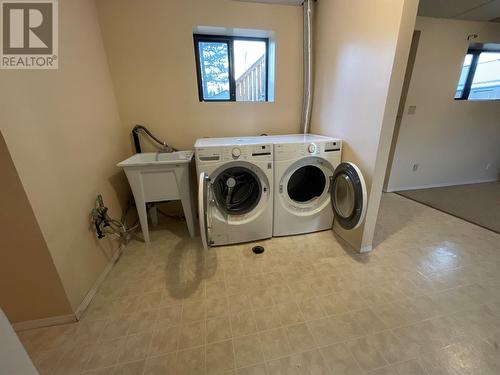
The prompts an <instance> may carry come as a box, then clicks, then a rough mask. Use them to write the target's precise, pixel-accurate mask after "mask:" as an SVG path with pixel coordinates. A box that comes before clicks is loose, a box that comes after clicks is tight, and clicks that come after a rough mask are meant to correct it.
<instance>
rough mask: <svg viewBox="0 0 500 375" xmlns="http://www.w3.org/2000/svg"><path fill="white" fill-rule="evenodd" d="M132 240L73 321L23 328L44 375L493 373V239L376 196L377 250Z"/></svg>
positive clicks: (302, 241)
mask: <svg viewBox="0 0 500 375" xmlns="http://www.w3.org/2000/svg"><path fill="white" fill-rule="evenodd" d="M167 226H168V228H169V229H163V230H157V231H154V232H153V234H152V238H153V242H152V243H151V244H150V245H149V246H147V245H145V244H143V243H141V242H133V243H132V244H131V245H130V246H128V248H127V249H126V250H125V252H124V254H123V256H122V258H121V259H120V261H119V262H118V263H117V264H116V267H115V268H114V270H113V271H112V273H111V274H110V276H109V278H108V279H107V280H106V281H105V283H104V285H103V287H102V289H101V290H100V292H99V293H98V295H97V296H96V298H95V299H94V301H93V302H92V304H91V306H90V308H89V310H88V311H87V313H86V315H85V317H84V318H83V319H82V321H80V322H79V323H75V324H70V325H65V326H58V327H52V328H44V329H39V330H31V331H24V332H21V333H20V334H19V335H20V337H21V340H22V341H23V343H24V344H25V346H26V348H27V350H28V351H29V353H30V355H31V357H32V358H33V360H34V362H35V364H36V365H37V367H38V368H39V369H40V371H41V373H42V374H64V375H69V374H79V373H85V374H162V375H164V374H272V375H276V374H352V375H354V374H377V375H381V374H392V375H396V374H400V375H410V374H428V375H431V374H432V375H434V374H499V373H500V349H499V344H500V293H499V292H498V290H499V288H500V235H498V234H495V233H493V232H491V231H488V230H485V229H483V228H480V227H478V226H475V225H472V224H470V223H467V222H465V221H462V220H459V219H457V218H455V217H452V216H449V215H446V214H443V213H441V212H439V211H436V210H434V209H432V208H429V207H426V206H423V205H420V204H418V203H416V202H413V201H411V200H408V199H405V198H403V197H400V196H398V195H395V194H386V195H384V197H383V202H382V205H381V211H380V217H379V224H378V228H377V234H376V244H377V248H376V249H375V251H374V252H372V253H370V254H368V255H357V254H352V253H350V252H349V251H347V250H346V249H344V248H343V246H342V245H341V244H340V243H339V241H337V240H336V238H335V237H334V235H333V234H332V232H331V231H326V232H321V233H315V234H310V235H305V236H296V237H286V238H273V239H271V240H268V241H263V242H262V243H261V244H262V245H263V246H265V248H266V251H265V253H264V254H261V255H254V254H253V253H252V252H251V250H250V249H251V246H250V245H248V244H246V245H238V246H229V247H220V248H214V249H212V250H210V251H209V252H208V253H204V252H203V250H202V249H200V246H199V243H198V241H199V239H194V240H192V239H189V237H188V235H187V230H186V229H185V228H184V223H182V222H173V221H172V222H168V223H167Z"/></svg>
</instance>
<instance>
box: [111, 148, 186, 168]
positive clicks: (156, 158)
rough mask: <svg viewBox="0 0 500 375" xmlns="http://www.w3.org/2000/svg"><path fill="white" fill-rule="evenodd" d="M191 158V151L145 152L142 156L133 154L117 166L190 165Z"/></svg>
mask: <svg viewBox="0 0 500 375" xmlns="http://www.w3.org/2000/svg"><path fill="white" fill-rule="evenodd" d="M192 158H193V151H176V152H169V153H166V152H146V153H142V154H135V155H134V156H131V157H129V158H128V159H126V160H124V161H122V162H121V163H118V166H119V167H122V168H126V167H137V166H141V165H155V164H180V163H190V162H191V159H192Z"/></svg>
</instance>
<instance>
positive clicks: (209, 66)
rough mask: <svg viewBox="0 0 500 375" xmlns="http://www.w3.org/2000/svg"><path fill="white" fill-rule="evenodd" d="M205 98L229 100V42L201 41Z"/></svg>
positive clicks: (202, 78)
mask: <svg viewBox="0 0 500 375" xmlns="http://www.w3.org/2000/svg"><path fill="white" fill-rule="evenodd" d="M198 48H199V54H200V66H201V82H202V85H203V99H206V100H229V99H230V93H229V48H228V44H227V43H217V42H200V43H199V47H198Z"/></svg>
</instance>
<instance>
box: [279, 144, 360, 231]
mask: <svg viewBox="0 0 500 375" xmlns="http://www.w3.org/2000/svg"><path fill="white" fill-rule="evenodd" d="M275 138H276V137H275ZM273 141H274V182H275V192H274V194H275V195H274V223H273V235H274V236H287V235H294V234H301V233H311V232H316V231H322V230H327V229H331V228H332V224H333V221H334V219H335V220H337V221H338V223H339V225H341V226H342V227H345V228H346V229H353V228H354V227H356V226H358V225H359V224H360V223H361V222H362V220H363V219H364V213H365V211H366V186H365V183H364V179H363V176H362V175H361V172H360V171H359V169H358V168H357V167H356V166H355V165H353V164H351V163H342V162H341V156H342V141H341V140H339V139H335V138H330V137H324V136H316V135H310V134H308V135H298V136H295V138H294V136H283V137H282V138H281V139H280V138H279V137H278V138H276V139H274V140H273Z"/></svg>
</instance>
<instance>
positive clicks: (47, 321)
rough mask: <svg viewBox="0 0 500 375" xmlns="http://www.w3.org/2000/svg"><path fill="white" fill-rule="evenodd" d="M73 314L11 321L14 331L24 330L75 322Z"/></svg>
mask: <svg viewBox="0 0 500 375" xmlns="http://www.w3.org/2000/svg"><path fill="white" fill-rule="evenodd" d="M76 320H77V319H76V316H75V314H68V315H58V316H51V317H50V318H43V319H36V320H27V321H25V322H18V323H12V328H14V331H16V332H18V331H26V330H28V329H35V328H42V327H49V326H56V325H59V324H67V323H74V322H76Z"/></svg>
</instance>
